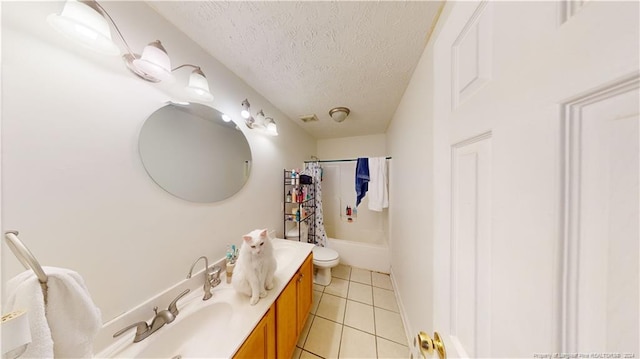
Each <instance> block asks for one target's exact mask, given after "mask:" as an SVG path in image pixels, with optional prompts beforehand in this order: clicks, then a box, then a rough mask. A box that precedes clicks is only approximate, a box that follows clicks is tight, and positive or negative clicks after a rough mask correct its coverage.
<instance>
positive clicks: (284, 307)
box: [233, 254, 313, 359]
mask: <svg viewBox="0 0 640 359" xmlns="http://www.w3.org/2000/svg"><path fill="white" fill-rule="evenodd" d="M312 303H313V257H312V254H309V256H308V257H307V259H305V261H304V262H303V263H302V265H301V266H300V268H298V271H297V272H296V273H295V274H294V275H293V277H292V278H291V280H290V281H289V283H288V284H287V286H286V287H285V288H284V290H283V291H282V293H280V296H278V299H276V302H275V303H274V304H273V305H272V306H271V308H269V311H268V312H267V314H265V315H264V317H263V318H262V320H261V321H260V323H258V325H257V326H256V327H255V329H254V330H253V331H252V332H251V334H250V335H249V337H248V338H247V340H245V342H244V344H242V346H241V347H240V349H238V351H237V352H236V354H235V355H234V356H233V358H234V359H236V358H237V359H240V358H247V359H256V358H265V359H272V358H276V357H277V358H281V359H289V358H291V355H292V354H293V350H294V349H295V347H296V343H297V342H298V337H299V336H300V333H301V332H302V329H303V328H304V324H305V322H306V321H307V317H308V316H309V310H310V309H311V304H312Z"/></svg>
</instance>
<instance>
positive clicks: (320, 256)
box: [313, 246, 338, 262]
mask: <svg viewBox="0 0 640 359" xmlns="http://www.w3.org/2000/svg"><path fill="white" fill-rule="evenodd" d="M336 259H338V252H336V251H334V250H333V249H331V248H327V247H318V246H315V247H313V260H316V261H322V262H324V261H333V260H336Z"/></svg>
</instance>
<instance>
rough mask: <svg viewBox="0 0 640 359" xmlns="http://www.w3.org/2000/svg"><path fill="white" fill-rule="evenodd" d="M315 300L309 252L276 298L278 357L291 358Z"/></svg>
mask: <svg viewBox="0 0 640 359" xmlns="http://www.w3.org/2000/svg"><path fill="white" fill-rule="evenodd" d="M312 302H313V260H312V255H311V254H309V256H308V257H307V259H306V260H305V261H304V263H302V266H300V268H299V269H298V271H297V272H296V274H294V276H293V278H291V281H289V284H287V286H286V287H285V288H284V290H283V291H282V293H280V296H279V297H278V299H277V300H276V338H277V339H276V343H277V346H276V347H277V354H278V356H277V357H278V358H286V359H288V358H291V355H292V354H293V350H294V349H295V347H296V343H297V341H298V337H299V336H300V333H301V332H302V329H303V328H304V324H305V322H306V320H307V317H308V315H309V309H311V304H312Z"/></svg>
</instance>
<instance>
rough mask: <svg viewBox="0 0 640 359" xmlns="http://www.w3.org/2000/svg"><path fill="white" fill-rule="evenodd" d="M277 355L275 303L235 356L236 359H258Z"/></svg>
mask: <svg viewBox="0 0 640 359" xmlns="http://www.w3.org/2000/svg"><path fill="white" fill-rule="evenodd" d="M275 357H276V316H275V305H272V306H271V308H269V310H268V311H267V314H265V315H264V317H262V320H261V321H260V323H258V325H257V326H256V327H255V329H253V331H252V332H251V334H250V335H249V338H247V340H245V342H244V343H243V344H242V346H241V347H240V349H238V351H237V352H236V355H234V356H233V358H234V359H242V358H246V359H256V358H275Z"/></svg>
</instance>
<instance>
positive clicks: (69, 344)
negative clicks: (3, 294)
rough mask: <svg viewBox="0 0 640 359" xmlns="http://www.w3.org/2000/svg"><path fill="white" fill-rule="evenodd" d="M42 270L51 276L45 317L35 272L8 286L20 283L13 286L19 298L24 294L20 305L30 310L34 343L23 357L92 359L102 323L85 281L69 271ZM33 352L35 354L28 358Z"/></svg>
mask: <svg viewBox="0 0 640 359" xmlns="http://www.w3.org/2000/svg"><path fill="white" fill-rule="evenodd" d="M43 269H44V272H45V273H46V274H47V275H48V276H49V281H48V283H47V284H48V286H49V291H48V298H47V307H46V315H45V310H44V299H43V295H42V290H41V289H40V284H39V282H38V280H37V279H36V277H35V275H34V274H33V272H31V271H28V272H25V273H21V274H20V275H18V276H16V277H15V278H13V279H12V280H11V281H9V283H8V284H7V287H8V289H9V290H10V288H11V282H14V283H15V282H17V283H15V284H14V285H16V287H15V288H16V289H17V291H16V294H17V293H24V294H20V295H19V297H20V301H21V302H22V303H26V304H28V306H22V308H24V309H27V312H28V315H29V322H30V324H31V333H32V334H31V335H32V343H31V344H30V345H29V347H28V348H27V352H25V354H24V355H23V356H24V357H40V358H51V357H54V356H55V357H57V358H90V357H92V356H93V340H94V339H95V337H96V334H97V333H98V330H99V329H100V327H101V326H102V321H101V314H100V310H99V309H98V308H97V307H96V306H95V304H94V303H93V300H92V299H91V296H90V295H89V291H88V290H87V287H86V286H85V284H84V280H83V279H82V277H81V276H80V275H79V274H78V273H76V272H74V271H72V270H69V269H63V268H56V267H44V268H43ZM22 287H25V288H24V290H20V288H22ZM9 293H10V294H9V298H11V297H12V295H13V292H12V291H9ZM15 298H16V300H15V302H16V304H14V305H17V302H18V295H16V296H15ZM16 309H17V308H16ZM45 316H46V319H45ZM32 318H33V319H32ZM32 320H33V322H32ZM32 323H33V324H32ZM34 333H37V335H34ZM32 350H33V352H32V353H31V354H30V355H29V353H30V351H32ZM52 354H53V355H52Z"/></svg>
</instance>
